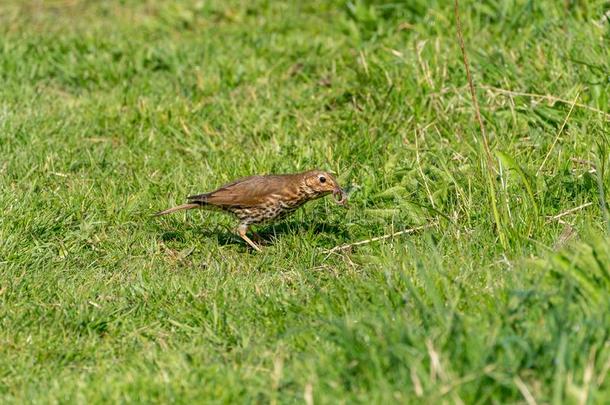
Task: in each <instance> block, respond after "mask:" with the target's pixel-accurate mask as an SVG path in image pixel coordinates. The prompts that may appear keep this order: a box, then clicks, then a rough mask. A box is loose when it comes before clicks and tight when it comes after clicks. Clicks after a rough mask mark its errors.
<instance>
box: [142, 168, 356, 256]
mask: <svg viewBox="0 0 610 405" xmlns="http://www.w3.org/2000/svg"><path fill="white" fill-rule="evenodd" d="M329 194H332V195H333V197H334V199H335V201H336V203H337V204H339V205H343V206H347V194H346V192H345V191H344V190H343V189H342V188H341V187H340V186H339V184H338V183H337V180H336V179H335V178H334V176H333V175H332V174H330V173H328V172H325V171H322V170H317V169H316V170H308V171H305V172H302V173H293V174H267V175H255V176H248V177H243V178H240V179H237V180H235V181H232V182H230V183H227V184H224V185H222V186H220V187H219V188H218V189H216V190H214V191H211V192H208V193H203V194H197V195H192V196H189V197H187V203H186V204H182V205H178V206H176V207H172V208H168V209H166V210H163V211H160V212H157V213H156V214H154V215H155V216H161V215H167V214H171V213H172V212H176V211H180V210H190V209H195V208H204V209H205V208H207V209H216V210H221V211H223V212H226V213H229V214H232V215H233V216H235V217H236V218H237V219H238V220H239V225H238V226H237V229H236V232H237V234H238V235H239V236H240V237H241V238H242V239H243V240H244V241H245V242H246V243H248V245H250V246H251V247H252V248H253V249H254V250H256V251H258V252H260V251H261V249H260V247H259V246H258V245H257V244H256V243H254V242H253V241H252V240H251V239H250V238H249V237H248V235H247V234H246V233H247V232H248V228H249V227H250V225H255V224H262V223H269V222H274V221H278V220H281V219H284V218H286V217H287V216H288V215H290V214H291V213H293V212H294V211H296V210H297V209H298V208H299V207H300V206H302V205H303V204H305V203H306V202H309V201H312V200H315V199H318V198H321V197H324V196H326V195H329Z"/></svg>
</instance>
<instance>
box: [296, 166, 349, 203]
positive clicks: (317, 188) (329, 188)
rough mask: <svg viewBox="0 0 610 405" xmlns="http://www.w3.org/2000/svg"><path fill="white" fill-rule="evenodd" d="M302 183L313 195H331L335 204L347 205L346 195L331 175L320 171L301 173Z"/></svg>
mask: <svg viewBox="0 0 610 405" xmlns="http://www.w3.org/2000/svg"><path fill="white" fill-rule="evenodd" d="M303 183H304V185H305V187H307V188H308V189H309V190H310V191H311V192H312V193H313V194H314V195H316V196H317V197H322V196H325V195H327V194H330V193H332V194H333V197H335V201H336V202H337V204H340V205H345V204H346V203H347V194H346V193H345V191H343V189H342V188H341V187H340V186H339V184H338V183H337V180H335V178H334V177H333V175H332V174H330V173H328V172H324V171H321V170H311V171H309V172H305V173H303Z"/></svg>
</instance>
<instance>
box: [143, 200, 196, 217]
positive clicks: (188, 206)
mask: <svg viewBox="0 0 610 405" xmlns="http://www.w3.org/2000/svg"><path fill="white" fill-rule="evenodd" d="M198 207H201V204H195V203H189V204H182V205H178V206H177V207H172V208H168V209H166V210H165V211H159V212H157V213H155V214H154V215H153V216H155V217H158V216H160V215H167V214H171V213H172V212H176V211H180V210H192V209H193V208H198Z"/></svg>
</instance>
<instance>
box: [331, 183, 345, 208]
mask: <svg viewBox="0 0 610 405" xmlns="http://www.w3.org/2000/svg"><path fill="white" fill-rule="evenodd" d="M333 197H334V198H335V201H336V202H337V204H339V205H343V206H347V193H346V192H345V191H343V189H342V188H341V187H339V186H337V187H335V189H334V190H333Z"/></svg>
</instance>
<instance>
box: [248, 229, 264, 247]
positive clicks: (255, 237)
mask: <svg viewBox="0 0 610 405" xmlns="http://www.w3.org/2000/svg"><path fill="white" fill-rule="evenodd" d="M250 233H251V234H252V240H253V241H254V242H256V243H258V244H259V245H265V244H267V243H268V242H267V240H265V238H263V237H262V236H260V235H259V234H258V233H256V232H255V231H253V230H250Z"/></svg>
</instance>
